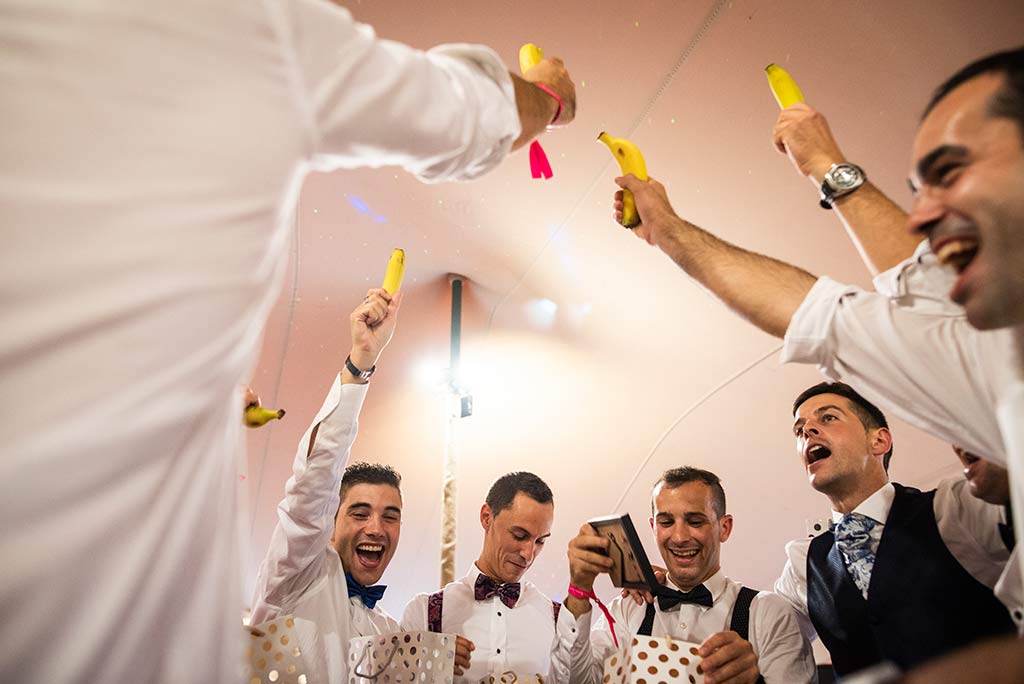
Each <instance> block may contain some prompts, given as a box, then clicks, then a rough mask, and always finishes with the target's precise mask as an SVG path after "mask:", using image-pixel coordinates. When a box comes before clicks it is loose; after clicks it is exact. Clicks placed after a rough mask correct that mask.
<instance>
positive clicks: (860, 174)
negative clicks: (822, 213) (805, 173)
mask: <svg viewBox="0 0 1024 684" xmlns="http://www.w3.org/2000/svg"><path fill="white" fill-rule="evenodd" d="M867 179H868V177H867V176H866V175H864V169H862V168H860V167H859V166H857V165H856V164H845V163H844V164H833V165H832V166H830V167H829V169H828V171H826V172H825V178H824V180H822V182H821V208H822V209H831V208H832V203H833V202H835V201H836V200H837V199H839V198H840V197H843V196H845V195H849V194H850V193H851V192H853V191H854V190H856V189H857V188H859V187H860V186H862V185H864V181H866V180H867Z"/></svg>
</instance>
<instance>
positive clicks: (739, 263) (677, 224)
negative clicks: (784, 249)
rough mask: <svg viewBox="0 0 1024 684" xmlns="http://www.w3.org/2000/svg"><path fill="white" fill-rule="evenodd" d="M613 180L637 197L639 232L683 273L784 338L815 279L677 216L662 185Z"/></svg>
mask: <svg viewBox="0 0 1024 684" xmlns="http://www.w3.org/2000/svg"><path fill="white" fill-rule="evenodd" d="M615 182H616V183H618V184H619V185H620V186H621V187H623V188H625V189H626V190H629V191H630V192H632V193H633V195H634V197H635V198H636V207H637V211H638V212H639V213H640V225H639V226H637V227H636V228H635V229H634V231H635V232H636V234H637V236H638V237H640V238H643V239H644V240H646V241H647V242H648V243H650V244H652V245H654V246H656V247H658V248H659V249H661V251H663V252H665V254H667V255H668V256H669V257H670V258H671V259H672V260H673V261H675V262H676V264H678V265H679V267H680V268H682V269H683V270H684V271H686V273H687V274H688V275H689V276H690V277H691V278H693V279H694V280H696V281H697V282H698V283H700V284H701V285H703V286H704V287H705V288H707V289H708V290H710V291H711V292H712V294H714V295H715V296H716V297H718V298H719V299H721V300H722V301H723V302H724V303H725V304H726V305H727V306H728V307H729V308H731V309H732V310H733V311H735V312H736V313H738V314H739V315H741V316H743V317H744V318H746V319H747V320H749V321H750V322H751V323H753V324H754V325H756V326H757V327H759V328H761V329H762V330H764V331H765V332H767V333H769V334H771V335H775V336H776V337H782V336H783V335H785V334H786V328H787V327H788V326H789V321H790V319H791V318H792V317H793V314H794V313H795V312H796V310H797V308H799V306H800V304H801V302H803V300H804V297H806V296H807V293H808V292H810V290H811V287H813V286H814V283H815V281H816V278H815V277H814V276H813V275H811V274H810V273H808V272H807V271H804V270H802V269H799V268H797V267H795V266H791V265H789V264H787V263H785V262H782V261H779V260H777V259H772V258H771V257H767V256H764V255H762V254H756V253H754V252H749V251H747V250H745V249H742V248H740V247H737V246H736V245H733V244H730V243H728V242H726V241H725V240H722V239H719V238H717V237H715V236H714V235H712V234H711V233H709V232H707V231H705V230H704V229H702V228H700V227H698V226H696V225H694V224H692V223H690V222H689V221H686V220H685V219H682V218H680V217H679V216H678V215H677V214H676V213H675V210H673V209H672V205H671V204H670V203H669V200H668V193H667V192H666V191H665V187H664V186H663V185H662V184H661V183H659V182H658V181H656V180H654V179H653V178H652V179H650V180H648V181H641V180H638V179H637V178H636V177H635V176H633V175H628V176H623V177H621V178H616V179H615ZM615 212H616V220H619V219H621V214H622V193H621V191H620V192H618V193H616V195H615Z"/></svg>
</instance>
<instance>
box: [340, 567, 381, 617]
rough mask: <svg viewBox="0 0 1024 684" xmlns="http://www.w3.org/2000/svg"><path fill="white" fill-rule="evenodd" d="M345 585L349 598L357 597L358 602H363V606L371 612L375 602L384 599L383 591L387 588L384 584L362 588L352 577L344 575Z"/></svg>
mask: <svg viewBox="0 0 1024 684" xmlns="http://www.w3.org/2000/svg"><path fill="white" fill-rule="evenodd" d="M345 583H346V584H348V595H349V598H351V597H353V596H358V597H359V600H360V601H362V602H363V605H364V606H366V607H367V608H369V609H370V610H373V607H374V606H375V605H377V601H380V600H381V599H382V598H384V590H385V589H387V586H386V585H384V584H375V585H373V586H372V587H364V586H363V585H362V584H360V583H359V582H356V581H355V580H354V579H352V575H350V574H348V573H347V572H346V573H345Z"/></svg>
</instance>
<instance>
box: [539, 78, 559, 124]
mask: <svg viewBox="0 0 1024 684" xmlns="http://www.w3.org/2000/svg"><path fill="white" fill-rule="evenodd" d="M533 85H535V86H537V87H538V88H540V89H541V90H543V91H544V92H545V93H547V94H548V95H550V96H551V97H553V98H555V102H557V103H558V110H557V111H556V112H555V116H554V118H553V119H551V123H549V124H548V126H550V125H552V124H554V123H555V122H556V121H558V117H560V116H562V98H561V97H559V96H558V93H556V92H555V91H554V90H552V89H551V88H549V87H548V86H546V85H544V84H543V83H536V82H535V83H534V84H533Z"/></svg>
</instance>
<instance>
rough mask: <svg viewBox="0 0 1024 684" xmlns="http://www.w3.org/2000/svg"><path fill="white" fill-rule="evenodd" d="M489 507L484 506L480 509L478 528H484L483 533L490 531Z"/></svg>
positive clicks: (490, 517)
mask: <svg viewBox="0 0 1024 684" xmlns="http://www.w3.org/2000/svg"><path fill="white" fill-rule="evenodd" d="M492 519H493V518H492V516H491V507H490V506H488V505H487V504H484V505H483V506H481V507H480V526H481V527H483V528H484V532H486V531H487V530H489V529H491V521H492Z"/></svg>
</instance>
